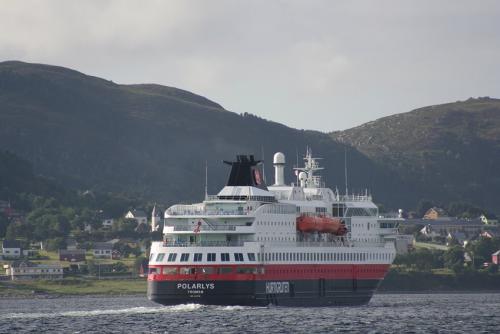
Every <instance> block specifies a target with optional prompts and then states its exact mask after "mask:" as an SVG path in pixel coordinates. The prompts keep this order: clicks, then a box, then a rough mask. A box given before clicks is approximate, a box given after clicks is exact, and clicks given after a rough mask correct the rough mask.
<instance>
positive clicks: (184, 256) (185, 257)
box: [181, 253, 189, 262]
mask: <svg viewBox="0 0 500 334" xmlns="http://www.w3.org/2000/svg"><path fill="white" fill-rule="evenodd" d="M188 261H189V253H182V254H181V262H188Z"/></svg>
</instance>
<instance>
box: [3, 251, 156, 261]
mask: <svg viewBox="0 0 500 334" xmlns="http://www.w3.org/2000/svg"><path fill="white" fill-rule="evenodd" d="M6 252H7V251H6ZM7 253H8V252H7ZM153 256H154V253H151V255H149V261H151V260H152V259H153Z"/></svg>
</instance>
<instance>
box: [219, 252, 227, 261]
mask: <svg viewBox="0 0 500 334" xmlns="http://www.w3.org/2000/svg"><path fill="white" fill-rule="evenodd" d="M220 259H221V261H222V262H228V261H229V253H222V254H221V255H220Z"/></svg>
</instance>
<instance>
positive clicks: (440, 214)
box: [423, 207, 448, 219]
mask: <svg viewBox="0 0 500 334" xmlns="http://www.w3.org/2000/svg"><path fill="white" fill-rule="evenodd" d="M446 217H448V214H447V213H446V211H444V209H441V208H438V207H433V208H430V209H429V210H427V212H426V213H425V214H424V217H423V219H440V218H446Z"/></svg>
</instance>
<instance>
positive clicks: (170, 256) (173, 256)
mask: <svg viewBox="0 0 500 334" xmlns="http://www.w3.org/2000/svg"><path fill="white" fill-rule="evenodd" d="M176 258H177V253H170V254H168V258H167V261H168V262H175V259H176Z"/></svg>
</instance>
